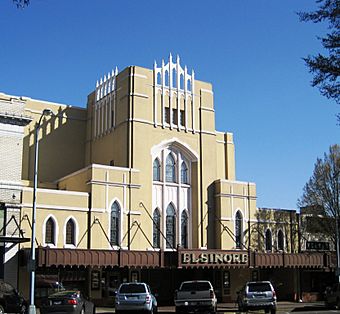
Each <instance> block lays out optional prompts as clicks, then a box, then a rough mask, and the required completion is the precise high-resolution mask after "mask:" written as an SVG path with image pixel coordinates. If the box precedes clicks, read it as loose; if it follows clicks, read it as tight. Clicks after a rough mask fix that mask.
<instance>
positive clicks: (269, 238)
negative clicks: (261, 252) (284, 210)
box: [266, 229, 273, 251]
mask: <svg viewBox="0 0 340 314" xmlns="http://www.w3.org/2000/svg"><path fill="white" fill-rule="evenodd" d="M272 243H273V242H272V232H271V231H270V230H269V229H267V231H266V251H271V250H272V247H273V244H272Z"/></svg>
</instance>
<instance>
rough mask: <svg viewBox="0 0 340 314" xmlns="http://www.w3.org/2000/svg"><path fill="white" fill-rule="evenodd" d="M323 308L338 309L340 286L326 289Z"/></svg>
mask: <svg viewBox="0 0 340 314" xmlns="http://www.w3.org/2000/svg"><path fill="white" fill-rule="evenodd" d="M325 306H326V307H328V308H336V309H340V284H339V283H336V284H334V285H333V286H332V287H327V288H326V291H325Z"/></svg>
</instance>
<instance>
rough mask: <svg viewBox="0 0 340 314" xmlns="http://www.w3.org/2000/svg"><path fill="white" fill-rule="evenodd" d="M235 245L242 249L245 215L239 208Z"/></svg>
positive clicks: (236, 217)
mask: <svg viewBox="0 0 340 314" xmlns="http://www.w3.org/2000/svg"><path fill="white" fill-rule="evenodd" d="M235 245H236V248H237V249H242V245H243V217H242V213H241V212H240V211H239V210H238V211H237V212H236V215H235Z"/></svg>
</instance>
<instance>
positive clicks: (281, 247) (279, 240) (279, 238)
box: [277, 229, 284, 251]
mask: <svg viewBox="0 0 340 314" xmlns="http://www.w3.org/2000/svg"><path fill="white" fill-rule="evenodd" d="M277 249H278V250H279V251H284V237H283V232H282V230H281V229H280V230H279V232H278V233H277Z"/></svg>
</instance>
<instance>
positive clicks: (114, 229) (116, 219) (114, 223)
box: [110, 202, 120, 246]
mask: <svg viewBox="0 0 340 314" xmlns="http://www.w3.org/2000/svg"><path fill="white" fill-rule="evenodd" d="M119 233H120V206H119V204H118V203H117V202H114V203H113V204H112V206H111V227H110V242H111V245H116V246H119Z"/></svg>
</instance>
